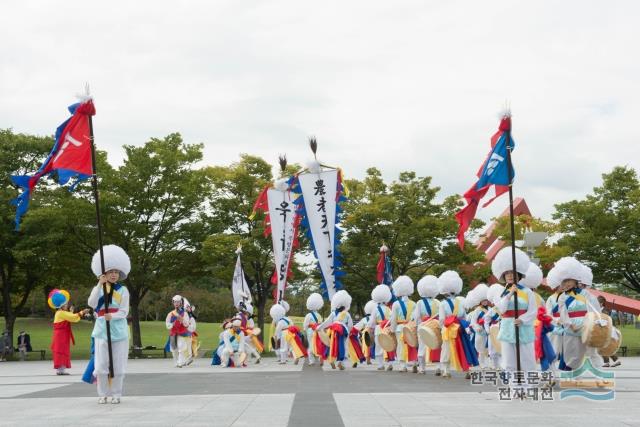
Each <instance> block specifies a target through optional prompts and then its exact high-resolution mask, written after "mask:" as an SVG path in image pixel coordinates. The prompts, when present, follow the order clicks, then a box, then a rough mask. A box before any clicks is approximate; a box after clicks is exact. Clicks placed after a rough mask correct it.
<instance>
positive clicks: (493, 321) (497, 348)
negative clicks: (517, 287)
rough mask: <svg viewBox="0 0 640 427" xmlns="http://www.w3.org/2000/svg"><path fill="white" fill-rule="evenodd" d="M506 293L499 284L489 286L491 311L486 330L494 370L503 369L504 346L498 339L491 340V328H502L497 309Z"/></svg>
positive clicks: (488, 315)
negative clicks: (498, 303)
mask: <svg viewBox="0 0 640 427" xmlns="http://www.w3.org/2000/svg"><path fill="white" fill-rule="evenodd" d="M503 292H504V286H502V285H501V284H499V283H494V284H493V285H491V286H489V289H488V290H487V301H489V311H488V312H487V314H486V315H485V318H486V319H485V320H484V330H485V332H486V333H487V336H488V337H489V339H488V350H489V359H490V360H491V368H492V369H494V370H499V369H502V353H501V351H502V348H501V347H502V346H501V345H500V343H499V342H498V340H497V334H495V337H496V339H495V340H494V339H491V337H490V336H491V328H492V327H493V328H494V329H495V328H498V330H499V328H500V312H499V311H498V309H497V308H496V303H497V302H498V301H499V300H500V295H502V293H503Z"/></svg>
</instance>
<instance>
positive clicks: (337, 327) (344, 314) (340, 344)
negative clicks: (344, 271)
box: [318, 290, 353, 370]
mask: <svg viewBox="0 0 640 427" xmlns="http://www.w3.org/2000/svg"><path fill="white" fill-rule="evenodd" d="M350 307H351V295H349V293H348V292H347V291H345V290H340V291H338V292H336V293H335V294H333V298H331V314H329V317H327V319H326V320H325V321H324V322H323V323H322V324H321V325H320V326H319V327H318V328H319V329H322V330H325V329H326V330H327V333H328V335H329V342H330V345H329V355H328V356H327V360H329V363H331V368H332V369H336V362H337V364H338V368H339V369H340V370H344V360H345V359H346V358H347V352H348V348H347V346H348V339H349V332H350V331H351V328H352V327H353V319H351V314H349V308H350Z"/></svg>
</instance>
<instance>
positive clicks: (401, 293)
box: [391, 276, 413, 297]
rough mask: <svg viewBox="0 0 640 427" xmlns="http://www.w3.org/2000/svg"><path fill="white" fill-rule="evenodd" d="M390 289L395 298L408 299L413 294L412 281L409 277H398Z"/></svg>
mask: <svg viewBox="0 0 640 427" xmlns="http://www.w3.org/2000/svg"><path fill="white" fill-rule="evenodd" d="M391 287H392V288H393V293H394V294H395V295H396V296H397V297H408V296H409V295H411V294H412V293H413V280H411V277H409V276H399V277H398V278H397V279H396V280H395V281H394V282H393V284H392V285H391Z"/></svg>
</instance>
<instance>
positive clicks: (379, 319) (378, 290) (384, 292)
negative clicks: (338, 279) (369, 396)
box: [368, 284, 393, 371]
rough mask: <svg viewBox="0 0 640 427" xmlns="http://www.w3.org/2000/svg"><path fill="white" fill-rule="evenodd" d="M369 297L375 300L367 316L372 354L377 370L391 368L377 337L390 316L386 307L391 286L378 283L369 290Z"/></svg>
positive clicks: (390, 363)
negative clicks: (371, 311) (371, 339)
mask: <svg viewBox="0 0 640 427" xmlns="http://www.w3.org/2000/svg"><path fill="white" fill-rule="evenodd" d="M371 299H372V300H373V301H375V303H376V307H375V309H374V310H373V314H372V315H371V317H370V318H369V325H368V328H369V333H371V334H373V337H374V341H373V342H374V354H375V359H376V363H377V364H378V370H379V371H383V370H385V369H387V370H389V371H390V370H392V369H393V364H392V362H393V361H392V360H385V353H386V352H385V351H384V349H383V348H382V346H381V345H380V341H379V337H380V334H381V333H382V330H383V329H384V328H385V326H387V324H388V323H389V318H390V317H391V310H389V307H387V303H388V302H389V301H391V288H389V286H388V285H384V284H383V285H378V286H376V287H375V288H373V290H372V291H371Z"/></svg>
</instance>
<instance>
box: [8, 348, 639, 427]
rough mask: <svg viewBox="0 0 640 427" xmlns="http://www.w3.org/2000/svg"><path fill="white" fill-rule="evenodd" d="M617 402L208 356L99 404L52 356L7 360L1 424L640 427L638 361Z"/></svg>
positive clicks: (134, 366)
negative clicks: (221, 362)
mask: <svg viewBox="0 0 640 427" xmlns="http://www.w3.org/2000/svg"><path fill="white" fill-rule="evenodd" d="M622 361H623V365H622V366H620V367H617V368H615V369H612V370H611V371H612V372H615V399H614V400H611V401H604V402H594V401H589V400H586V399H584V398H578V397H573V398H569V399H564V400H560V397H559V390H558V391H555V392H554V399H555V400H554V401H545V402H542V401H533V400H525V401H522V402H521V401H511V402H505V401H501V400H500V399H499V398H498V392H497V389H496V387H495V386H490V385H485V386H472V385H470V384H469V380H465V379H464V377H463V376H461V375H457V376H454V378H451V379H444V378H441V377H435V376H434V375H433V371H430V372H429V373H428V374H426V375H419V374H412V373H400V372H396V371H393V372H378V371H376V370H375V368H374V367H373V366H366V365H365V366H360V367H358V368H356V369H353V368H347V370H345V371H333V370H331V368H330V367H329V366H325V367H323V368H320V367H317V366H316V367H309V366H303V365H302V364H300V365H298V366H296V365H294V364H287V365H284V366H282V365H278V364H277V363H276V362H275V359H270V358H269V359H264V360H263V362H262V363H261V364H259V365H250V366H249V367H247V368H240V369H223V368H220V367H213V366H210V365H209V363H210V361H209V360H208V359H198V360H197V361H196V362H195V363H194V364H193V365H191V366H189V367H187V368H182V369H178V368H175V367H173V366H172V365H171V361H170V360H167V359H147V360H130V361H129V372H128V374H127V377H126V380H125V396H124V397H123V399H122V403H121V404H120V405H111V404H107V405H99V404H97V397H96V390H95V386H90V385H88V384H85V383H82V382H81V381H80V376H81V374H82V372H83V371H84V368H85V366H86V363H87V362H86V361H74V362H73V364H74V367H73V368H72V369H71V370H70V372H71V375H68V376H56V375H54V372H53V369H52V365H51V362H35V361H34V362H23V363H19V362H9V363H0V414H1V415H0V425H2V426H14V425H15V426H25V425H39V426H42V425H55V426H63V425H69V426H71V425H78V424H82V423H90V424H91V425H110V426H114V425H127V426H128V425H149V426H152V425H153V426H178V425H180V426H187V425H188V426H357V427H363V426H367V427H370V426H425V425H435V426H455V425H473V426H484V425H486V426H497V425H511V426H513V425H521V426H522V425H527V426H528V425H545V426H574V425H575V426H581V427H584V426H591V425H593V426H603V425H606V426H611V425H629V426H632V425H635V426H640V409H638V402H640V358H637V357H631V358H624V359H622Z"/></svg>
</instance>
